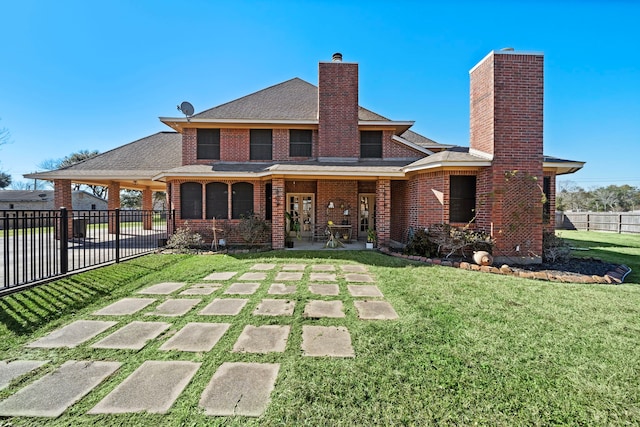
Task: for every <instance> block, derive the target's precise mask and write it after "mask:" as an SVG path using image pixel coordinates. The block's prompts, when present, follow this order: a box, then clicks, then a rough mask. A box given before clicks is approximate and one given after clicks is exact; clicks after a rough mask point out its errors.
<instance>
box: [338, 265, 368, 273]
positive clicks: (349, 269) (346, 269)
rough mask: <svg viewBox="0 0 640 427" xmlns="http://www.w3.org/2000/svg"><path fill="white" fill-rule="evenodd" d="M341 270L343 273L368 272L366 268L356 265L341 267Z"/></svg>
mask: <svg viewBox="0 0 640 427" xmlns="http://www.w3.org/2000/svg"><path fill="white" fill-rule="evenodd" d="M341 268H342V271H344V272H345V273H366V272H367V271H368V270H367V267H365V266H364V265H358V264H355V265H353V264H347V265H343V266H342V267H341Z"/></svg>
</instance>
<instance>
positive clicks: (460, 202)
mask: <svg viewBox="0 0 640 427" xmlns="http://www.w3.org/2000/svg"><path fill="white" fill-rule="evenodd" d="M475 209H476V177H475V176H474V175H451V177H450V179H449V222H469V221H471V220H472V219H473V217H474V216H475Z"/></svg>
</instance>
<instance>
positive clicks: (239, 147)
mask: <svg viewBox="0 0 640 427" xmlns="http://www.w3.org/2000/svg"><path fill="white" fill-rule="evenodd" d="M249 135H250V132H249V129H220V160H223V161H226V162H248V161H249V153H250V146H249V143H250V138H249Z"/></svg>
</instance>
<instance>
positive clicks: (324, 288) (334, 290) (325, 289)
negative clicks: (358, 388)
mask: <svg viewBox="0 0 640 427" xmlns="http://www.w3.org/2000/svg"><path fill="white" fill-rule="evenodd" d="M309 291H310V292H311V293H313V294H317V295H339V294H340V288H339V287H338V285H309Z"/></svg>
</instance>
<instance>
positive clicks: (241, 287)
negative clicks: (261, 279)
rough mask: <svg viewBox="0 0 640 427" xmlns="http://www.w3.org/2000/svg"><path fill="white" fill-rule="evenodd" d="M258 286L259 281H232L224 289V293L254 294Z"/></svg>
mask: <svg viewBox="0 0 640 427" xmlns="http://www.w3.org/2000/svg"><path fill="white" fill-rule="evenodd" d="M259 287H260V283H249V282H247V283H232V284H231V286H229V287H228V288H227V290H226V291H224V294H227V295H251V294H254V293H255V292H256V291H257V290H258V288H259Z"/></svg>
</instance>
